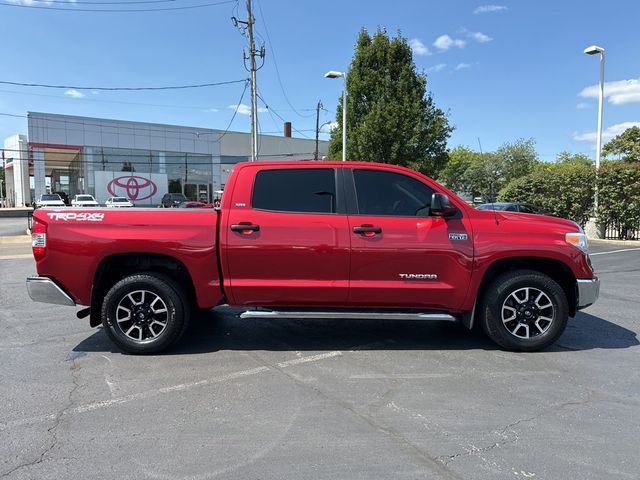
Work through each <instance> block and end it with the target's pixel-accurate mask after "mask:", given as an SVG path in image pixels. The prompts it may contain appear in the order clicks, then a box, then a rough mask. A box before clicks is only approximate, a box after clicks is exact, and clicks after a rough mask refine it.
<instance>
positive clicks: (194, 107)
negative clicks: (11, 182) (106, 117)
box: [0, 89, 225, 110]
mask: <svg viewBox="0 0 640 480" xmlns="http://www.w3.org/2000/svg"><path fill="white" fill-rule="evenodd" d="M0 93H10V94H12V95H28V96H34V97H47V98H56V99H58V100H68V101H70V102H76V103H77V102H78V101H81V102H96V103H115V104H119V105H139V106H143V107H159V108H181V109H182V108H184V109H191V110H209V109H211V108H216V109H217V108H225V107H222V106H215V105H214V106H211V105H209V106H206V107H205V106H197V105H170V104H166V103H144V102H125V101H123V100H105V99H101V98H90V97H87V98H82V99H81V100H80V99H78V98H72V97H70V96H60V95H51V94H46V93H28V92H16V91H15V90H2V89H0Z"/></svg>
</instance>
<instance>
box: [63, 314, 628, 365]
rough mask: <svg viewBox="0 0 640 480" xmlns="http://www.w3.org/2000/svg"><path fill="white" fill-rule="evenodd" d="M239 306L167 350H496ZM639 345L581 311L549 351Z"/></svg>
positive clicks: (87, 342)
mask: <svg viewBox="0 0 640 480" xmlns="http://www.w3.org/2000/svg"><path fill="white" fill-rule="evenodd" d="M237 312H239V310H233V309H214V310H211V311H209V312H205V313H199V314H197V315H195V316H194V318H193V319H192V324H191V326H190V328H189V331H188V332H187V333H186V334H185V336H184V338H183V339H182V340H181V341H180V342H179V343H178V344H177V345H176V346H175V347H173V348H171V349H170V350H168V351H167V352H166V353H165V354H167V355H189V354H200V353H208V352H216V351H219V350H244V351H251V350H273V351H289V350H292V351H324V350H326V351H333V350H350V349H354V348H355V349H361V350H472V349H480V350H497V349H498V348H499V347H497V346H496V345H495V344H494V343H493V342H491V341H490V340H489V339H488V338H486V337H485V336H484V335H483V334H482V333H481V332H479V331H476V330H473V331H469V330H467V329H466V328H464V327H463V326H461V325H458V324H454V323H449V322H424V321H398V320H299V319H277V320H268V319H246V320H241V319H239V318H237V317H236V315H235V314H236V313H237ZM638 344H640V342H638V339H637V337H636V333H635V332H632V331H631V330H628V329H626V328H623V327H621V326H619V325H616V324H615V323H612V322H610V321H607V320H604V319H602V318H599V317H596V316H593V315H590V314H587V313H579V314H578V316H577V317H576V318H574V319H571V320H570V321H569V325H568V327H567V330H566V331H565V333H564V334H563V336H562V337H561V338H560V340H559V341H558V342H557V343H556V344H555V345H553V346H552V347H550V348H549V349H547V351H548V352H559V351H566V350H590V349H594V348H604V349H619V348H629V347H633V346H636V345H638ZM73 351H75V352H118V349H117V348H116V347H115V346H114V345H113V344H112V343H111V341H110V340H109V338H108V337H107V335H106V334H105V333H104V331H102V329H98V330H97V331H96V332H95V333H93V334H92V335H91V336H89V337H87V338H86V339H84V340H83V341H81V342H80V343H79V344H78V345H76V347H75V348H74V349H73Z"/></svg>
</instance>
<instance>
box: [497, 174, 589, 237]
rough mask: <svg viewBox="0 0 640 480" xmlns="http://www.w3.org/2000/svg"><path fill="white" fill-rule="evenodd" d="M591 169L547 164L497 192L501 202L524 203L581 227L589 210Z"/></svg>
mask: <svg viewBox="0 0 640 480" xmlns="http://www.w3.org/2000/svg"><path fill="white" fill-rule="evenodd" d="M594 180H595V169H594V168H593V167H590V166H586V165H580V164H571V163H569V164H549V165H546V166H544V167H543V168H541V169H540V170H538V171H536V172H533V173H530V174H529V175H525V176H524V177H520V178H518V179H516V180H513V181H511V182H510V183H509V184H508V185H507V186H506V187H504V188H503V189H502V190H501V191H500V196H499V197H498V199H499V200H500V201H503V202H527V203H532V204H533V205H538V206H540V207H543V208H545V209H546V210H548V211H549V212H550V213H551V214H552V215H556V216H558V217H563V218H569V219H571V220H574V221H576V222H578V223H579V224H580V225H583V226H584V225H585V224H586V223H587V220H589V217H590V216H591V212H592V209H593V196H594Z"/></svg>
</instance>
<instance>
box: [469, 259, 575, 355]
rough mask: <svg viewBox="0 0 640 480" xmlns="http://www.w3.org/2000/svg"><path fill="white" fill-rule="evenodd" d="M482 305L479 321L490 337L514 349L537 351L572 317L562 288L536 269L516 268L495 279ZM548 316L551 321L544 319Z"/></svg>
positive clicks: (550, 342)
mask: <svg viewBox="0 0 640 480" xmlns="http://www.w3.org/2000/svg"><path fill="white" fill-rule="evenodd" d="M527 289H528V290H527ZM540 293H542V295H540ZM525 297H526V300H525ZM533 297H536V298H533ZM538 299H539V300H538ZM521 301H522V303H520V302H521ZM549 302H550V304H551V305H547V304H548V303H549ZM480 307H481V308H480V312H479V314H480V315H479V319H480V324H481V325H482V329H483V330H484V332H485V333H486V334H487V336H488V337H489V338H490V339H491V340H493V341H494V342H495V343H497V344H498V345H499V346H501V347H503V348H505V349H507V350H511V351H515V352H534V351H538V350H542V349H544V348H546V347H548V346H549V345H551V344H553V343H554V342H555V341H556V340H557V339H558V338H559V337H560V335H562V333H563V332H564V329H565V328H566V326H567V320H568V318H569V305H568V302H567V297H566V295H565V293H564V290H563V289H562V287H561V286H560V285H558V283H557V282H556V281H555V280H553V279H552V278H551V277H549V276H548V275H545V274H543V273H540V272H536V271H533V270H515V271H511V272H507V273H504V274H502V275H500V276H498V277H497V278H495V279H494V280H493V281H492V282H491V283H490V284H489V285H488V286H487V288H486V289H484V292H483V297H482V299H481V304H480ZM539 307H545V308H539ZM527 312H528V313H527ZM512 316H513V319H511V317H512ZM549 318H550V319H551V321H548V320H544V319H549Z"/></svg>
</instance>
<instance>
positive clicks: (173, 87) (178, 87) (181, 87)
mask: <svg viewBox="0 0 640 480" xmlns="http://www.w3.org/2000/svg"><path fill="white" fill-rule="evenodd" d="M0 5H3V4H1V3H0ZM245 81H246V79H244V78H243V79H242V80H228V81H225V82H215V83H195V84H191V85H165V86H161V87H79V86H77V85H75V86H74V85H49V84H46V83H22V82H9V81H7V80H0V84H4V85H14V86H18V87H40V88H57V89H73V90H100V91H108V92H115V91H141V90H150V91H155V90H184V89H187V88H204V87H218V86H220V85H231V84H234V83H242V82H245Z"/></svg>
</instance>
